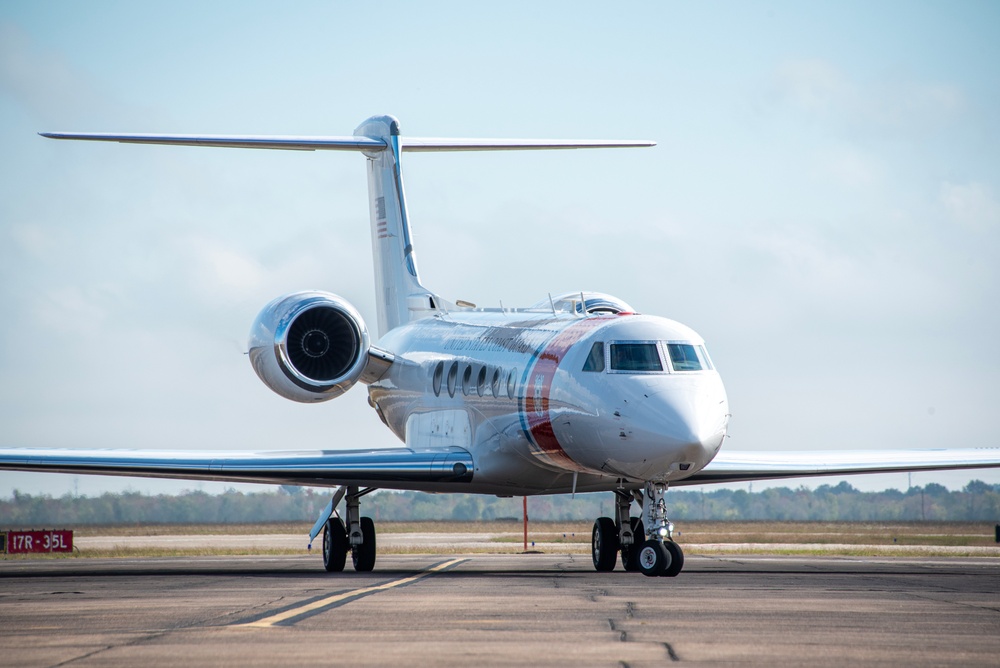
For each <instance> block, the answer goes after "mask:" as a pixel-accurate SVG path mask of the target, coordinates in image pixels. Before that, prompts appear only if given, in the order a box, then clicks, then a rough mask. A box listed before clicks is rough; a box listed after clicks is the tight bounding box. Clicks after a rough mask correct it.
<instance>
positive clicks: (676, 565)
mask: <svg viewBox="0 0 1000 668" xmlns="http://www.w3.org/2000/svg"><path fill="white" fill-rule="evenodd" d="M663 546H664V547H665V548H667V552H669V553H670V565H669V566H667V567H666V568H665V569H664V571H663V573H661V575H666V576H667V577H669V578H673V577H677V574H678V573H680V572H681V569H682V568H684V552H682V551H681V546H680V545H678V544H677V543H675V542H674V541H672V540H665V541H663Z"/></svg>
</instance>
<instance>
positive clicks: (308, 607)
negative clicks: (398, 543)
mask: <svg viewBox="0 0 1000 668" xmlns="http://www.w3.org/2000/svg"><path fill="white" fill-rule="evenodd" d="M464 561H468V559H452V560H450V561H445V562H443V563H440V564H437V565H436V566H431V567H430V568H428V569H427V570H425V571H421V572H420V573H417V574H416V575H410V576H407V577H405V578H400V579H399V580H392V581H390V582H385V583H383V584H380V585H374V586H371V587H362V588H361V589H352V590H351V591H345V592H341V593H339V594H334V595H332V596H326V597H324V598H321V599H319V600H316V601H310V602H309V603H305V604H303V605H298V606H295V607H292V608H289V609H288V610H283V611H282V612H279V613H277V614H274V615H271V616H269V617H264V618H263V619H257V620H254V621H252V622H246V623H244V624H233V625H232V626H230V628H257V629H269V628H273V627H275V626H287V625H289V622H292V621H293V620H295V619H297V618H300V617H306V616H308V615H309V614H310V613H313V612H316V611H318V610H322V609H323V608H328V607H331V606H334V605H336V604H338V603H344V602H346V601H350V600H354V599H357V598H361V597H364V596H368V595H370V594H374V593H377V592H380V591H385V590H386V589H393V588H394V587H401V586H403V585H407V584H410V583H411V582H416V581H417V580H420V579H423V578H425V577H427V576H429V575H434V574H435V573H440V572H441V571H444V570H447V569H449V568H452V567H453V566H457V565H458V564H460V563H462V562H464Z"/></svg>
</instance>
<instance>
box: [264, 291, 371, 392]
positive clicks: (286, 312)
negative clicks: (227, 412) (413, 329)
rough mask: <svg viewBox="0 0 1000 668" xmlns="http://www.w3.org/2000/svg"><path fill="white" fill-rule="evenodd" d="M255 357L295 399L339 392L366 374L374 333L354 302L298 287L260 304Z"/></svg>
mask: <svg viewBox="0 0 1000 668" xmlns="http://www.w3.org/2000/svg"><path fill="white" fill-rule="evenodd" d="M249 348H250V363H251V364H253V369H254V371H256V372H257V375H258V376H259V377H260V379H261V380H262V381H264V384H265V385H267V386H268V387H269V388H271V389H272V390H274V391H275V392H277V393H278V394H280V395H281V396H283V397H285V398H286V399H291V400H293V401H300V402H302V403H312V402H316V401H327V400H328V399H333V398H334V397H339V396H340V395H342V394H343V393H344V392H346V391H347V390H349V389H351V387H352V386H353V385H354V384H355V383H356V382H358V380H359V379H361V377H362V375H363V374H364V372H365V367H366V366H368V364H369V351H370V350H371V339H370V337H369V335H368V328H367V327H366V326H365V322H364V320H363V319H362V318H361V315H360V314H359V313H358V311H357V309H355V308H354V307H353V306H352V305H351V304H350V302H348V301H347V300H345V299H343V298H342V297H338V296H337V295H334V294H331V293H328V292H315V291H309V292H296V293H292V294H290V295H284V296H282V297H278V298H277V299H275V300H274V301H272V302H271V303H270V304H268V305H267V306H265V307H264V308H263V310H261V312H260V314H259V315H258V316H257V319H256V320H255V321H254V323H253V327H252V328H251V330H250V341H249Z"/></svg>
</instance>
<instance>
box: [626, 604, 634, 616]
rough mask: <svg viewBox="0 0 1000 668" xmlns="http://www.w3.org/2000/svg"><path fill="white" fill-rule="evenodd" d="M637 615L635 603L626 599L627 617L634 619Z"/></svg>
mask: <svg viewBox="0 0 1000 668" xmlns="http://www.w3.org/2000/svg"><path fill="white" fill-rule="evenodd" d="M634 616H635V603H633V602H632V601H625V619H632V617H634Z"/></svg>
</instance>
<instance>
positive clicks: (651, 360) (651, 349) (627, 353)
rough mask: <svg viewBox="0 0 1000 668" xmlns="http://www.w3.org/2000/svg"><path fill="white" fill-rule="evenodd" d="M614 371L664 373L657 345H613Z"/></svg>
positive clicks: (612, 363)
mask: <svg viewBox="0 0 1000 668" xmlns="http://www.w3.org/2000/svg"><path fill="white" fill-rule="evenodd" d="M611 369H612V370H613V371H663V363H662V362H661V361H660V352H659V350H658V346H657V345H656V344H655V343H612V344H611Z"/></svg>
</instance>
